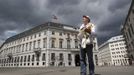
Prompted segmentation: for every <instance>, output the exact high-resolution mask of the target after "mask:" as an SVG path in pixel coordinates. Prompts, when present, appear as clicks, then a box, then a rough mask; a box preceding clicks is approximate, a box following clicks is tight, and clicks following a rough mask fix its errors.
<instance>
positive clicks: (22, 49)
mask: <svg viewBox="0 0 134 75" xmlns="http://www.w3.org/2000/svg"><path fill="white" fill-rule="evenodd" d="M24 46H25V44H23V45H22V52H24Z"/></svg>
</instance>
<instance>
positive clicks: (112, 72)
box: [0, 66, 134, 75]
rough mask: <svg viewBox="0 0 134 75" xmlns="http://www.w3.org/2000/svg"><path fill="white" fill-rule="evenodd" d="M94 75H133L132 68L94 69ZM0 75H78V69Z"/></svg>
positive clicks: (8, 71)
mask: <svg viewBox="0 0 134 75" xmlns="http://www.w3.org/2000/svg"><path fill="white" fill-rule="evenodd" d="M95 74H96V75H119V74H120V75H134V66H122V67H121V66H118V67H96V69H95ZM0 75H80V68H79V67H47V68H41V67H40V68H0Z"/></svg>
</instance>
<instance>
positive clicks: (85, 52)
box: [80, 44, 94, 75]
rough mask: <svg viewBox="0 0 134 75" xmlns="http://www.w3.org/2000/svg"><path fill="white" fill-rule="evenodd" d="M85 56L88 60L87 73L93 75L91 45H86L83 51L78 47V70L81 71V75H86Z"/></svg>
mask: <svg viewBox="0 0 134 75" xmlns="http://www.w3.org/2000/svg"><path fill="white" fill-rule="evenodd" d="M86 55H87V58H88V64H89V73H90V75H94V61H93V44H90V45H86V48H84V49H83V48H82V47H81V46H80V70H81V75H86V74H87V69H86V66H87V64H86Z"/></svg>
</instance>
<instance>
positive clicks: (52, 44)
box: [51, 39, 55, 48]
mask: <svg viewBox="0 0 134 75" xmlns="http://www.w3.org/2000/svg"><path fill="white" fill-rule="evenodd" d="M51 47H52V48H55V40H54V39H52V43H51Z"/></svg>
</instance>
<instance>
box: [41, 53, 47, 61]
mask: <svg viewBox="0 0 134 75" xmlns="http://www.w3.org/2000/svg"><path fill="white" fill-rule="evenodd" d="M45 60H46V55H45V53H43V55H42V61H45Z"/></svg>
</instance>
